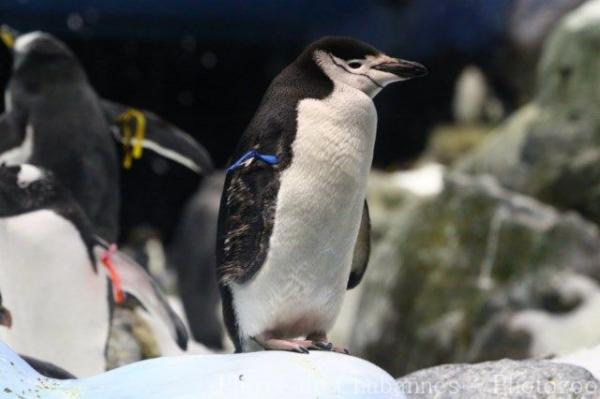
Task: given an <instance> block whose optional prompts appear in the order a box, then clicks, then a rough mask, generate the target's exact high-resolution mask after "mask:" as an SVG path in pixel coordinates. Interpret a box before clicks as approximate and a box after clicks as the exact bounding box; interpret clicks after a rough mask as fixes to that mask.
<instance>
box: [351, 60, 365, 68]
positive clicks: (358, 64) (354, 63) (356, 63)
mask: <svg viewBox="0 0 600 399" xmlns="http://www.w3.org/2000/svg"><path fill="white" fill-rule="evenodd" d="M348 66H349V67H350V68H352V69H358V68H360V67H361V66H362V63H361V62H360V61H350V62H349V63H348Z"/></svg>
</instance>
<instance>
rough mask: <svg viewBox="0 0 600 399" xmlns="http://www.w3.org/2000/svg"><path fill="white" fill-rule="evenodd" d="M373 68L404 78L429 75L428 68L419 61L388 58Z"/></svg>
mask: <svg viewBox="0 0 600 399" xmlns="http://www.w3.org/2000/svg"><path fill="white" fill-rule="evenodd" d="M373 69H376V70H378V71H382V72H387V73H391V74H394V75H396V76H397V77H398V78H400V79H402V80H406V79H412V78H420V77H422V76H425V75H427V68H425V67H424V66H423V65H421V64H419V63H418V62H413V61H406V60H401V59H399V58H388V59H387V60H385V61H384V62H382V63H380V64H377V65H375V66H373Z"/></svg>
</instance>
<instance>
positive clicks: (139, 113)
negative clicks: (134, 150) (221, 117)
mask: <svg viewBox="0 0 600 399" xmlns="http://www.w3.org/2000/svg"><path fill="white" fill-rule="evenodd" d="M101 106H102V109H103V111H104V115H105V116H106V119H107V120H108V123H109V125H110V126H111V130H113V133H114V138H115V140H116V141H117V142H118V143H119V144H123V145H125V144H126V141H127V139H126V132H125V126H126V124H128V123H131V122H130V120H129V119H127V117H128V116H130V117H131V119H134V120H135V121H136V122H135V123H137V124H140V123H143V125H144V126H142V127H139V126H136V128H138V127H139V128H140V129H142V130H144V138H143V140H142V144H141V146H142V147H143V148H144V149H146V150H150V151H152V152H154V153H156V154H158V155H160V156H162V157H164V158H167V159H169V160H171V161H173V162H176V163H178V164H180V165H182V166H185V167H186V168H188V169H190V170H192V171H194V172H196V173H198V174H204V173H207V172H210V171H211V170H212V169H213V165H212V160H211V158H210V155H209V154H208V151H207V150H206V148H204V147H203V146H202V145H200V144H199V143H198V142H197V141H196V140H194V139H193V138H192V137H191V136H190V135H189V134H187V133H185V132H184V131H182V130H181V129H179V128H177V127H176V126H174V125H172V124H170V123H168V122H166V121H165V120H163V119H162V118H161V117H159V116H158V115H156V114H154V113H152V112H150V111H146V110H139V109H134V108H132V107H129V106H127V105H122V104H118V103H115V102H112V101H108V100H104V99H102V100H101ZM142 119H143V120H142ZM132 130H134V131H135V130H136V129H132ZM133 140H136V138H135V137H133Z"/></svg>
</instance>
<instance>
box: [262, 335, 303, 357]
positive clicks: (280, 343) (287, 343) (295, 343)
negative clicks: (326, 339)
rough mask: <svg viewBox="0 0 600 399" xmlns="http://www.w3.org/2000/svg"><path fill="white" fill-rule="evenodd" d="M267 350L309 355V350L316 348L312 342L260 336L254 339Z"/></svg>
mask: <svg viewBox="0 0 600 399" xmlns="http://www.w3.org/2000/svg"><path fill="white" fill-rule="evenodd" d="M253 339H254V340H255V341H256V342H257V343H258V344H259V345H260V346H262V347H263V348H264V349H265V350H279V351H288V352H296V353H304V354H307V353H309V349H312V348H313V347H314V345H313V343H312V341H307V340H300V339H279V338H273V337H268V336H265V335H258V336H256V337H254V338H253Z"/></svg>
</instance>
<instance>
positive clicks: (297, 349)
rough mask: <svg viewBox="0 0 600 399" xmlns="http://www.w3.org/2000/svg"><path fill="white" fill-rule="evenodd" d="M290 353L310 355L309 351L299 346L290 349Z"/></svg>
mask: <svg viewBox="0 0 600 399" xmlns="http://www.w3.org/2000/svg"><path fill="white" fill-rule="evenodd" d="M292 352H296V353H304V354H308V353H310V351H309V350H308V349H307V348H305V347H303V346H300V345H298V346H297V347H296V348H294V349H292Z"/></svg>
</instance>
